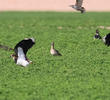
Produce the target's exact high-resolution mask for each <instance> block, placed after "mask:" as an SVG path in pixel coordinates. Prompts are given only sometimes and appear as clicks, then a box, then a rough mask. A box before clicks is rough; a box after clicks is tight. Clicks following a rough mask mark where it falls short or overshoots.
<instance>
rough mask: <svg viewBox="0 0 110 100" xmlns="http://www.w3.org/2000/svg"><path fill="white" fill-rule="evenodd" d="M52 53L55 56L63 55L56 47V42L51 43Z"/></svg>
mask: <svg viewBox="0 0 110 100" xmlns="http://www.w3.org/2000/svg"><path fill="white" fill-rule="evenodd" d="M50 54H51V55H53V56H62V55H61V53H59V51H58V50H56V49H55V48H54V42H52V43H51V48H50Z"/></svg>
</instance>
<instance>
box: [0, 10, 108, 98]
mask: <svg viewBox="0 0 110 100" xmlns="http://www.w3.org/2000/svg"><path fill="white" fill-rule="evenodd" d="M103 26H104V27H105V28H104V29H103V28H102V27H103ZM107 27H110V13H109V12H105V13H103V12H100V13H98V12H91V13H90V12H87V13H85V14H80V13H74V12H0V44H3V45H7V46H9V47H13V48H14V46H15V45H16V43H17V42H19V41H20V40H22V39H24V38H26V37H34V38H35V40H36V44H35V45H34V46H33V48H31V49H30V50H29V52H28V54H27V56H28V58H29V59H30V60H32V61H33V64H30V65H29V66H28V67H26V68H24V67H21V66H18V65H16V64H15V63H14V61H13V60H12V58H10V55H11V54H12V53H13V52H9V51H4V50H3V49H0V100H110V47H107V46H105V45H104V43H103V42H102V41H101V40H94V39H93V36H94V33H95V30H96V29H97V28H99V30H100V32H101V35H102V36H104V35H105V34H107V33H108V32H110V30H109V28H107ZM53 41H54V42H55V47H56V49H58V50H59V51H60V52H61V54H62V55H63V56H61V57H57V56H51V55H50V44H51V42H53Z"/></svg>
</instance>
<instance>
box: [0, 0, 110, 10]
mask: <svg viewBox="0 0 110 100" xmlns="http://www.w3.org/2000/svg"><path fill="white" fill-rule="evenodd" d="M75 1H76V0H0V11H4V10H24V11H25V10H26V11H74V10H73V9H72V8H71V7H69V5H71V4H74V3H75ZM105 1H106V2H105ZM109 5H110V0H84V2H83V6H84V7H85V8H86V10H87V11H110V6H109Z"/></svg>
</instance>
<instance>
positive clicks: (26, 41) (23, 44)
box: [14, 38, 35, 55]
mask: <svg viewBox="0 0 110 100" xmlns="http://www.w3.org/2000/svg"><path fill="white" fill-rule="evenodd" d="M34 44H35V43H34V42H33V41H32V39H30V38H29V39H24V40H22V41H20V42H19V43H17V44H16V46H15V48H14V50H15V53H17V48H18V47H21V48H22V49H23V52H24V54H25V55H26V53H27V51H28V50H29V49H30V48H31V47H32V46H33V45H34Z"/></svg>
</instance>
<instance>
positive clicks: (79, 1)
mask: <svg viewBox="0 0 110 100" xmlns="http://www.w3.org/2000/svg"><path fill="white" fill-rule="evenodd" d="M82 3H83V0H76V4H75V5H70V7H72V8H74V9H75V10H77V11H80V12H81V13H84V12H85V8H84V7H82Z"/></svg>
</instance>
